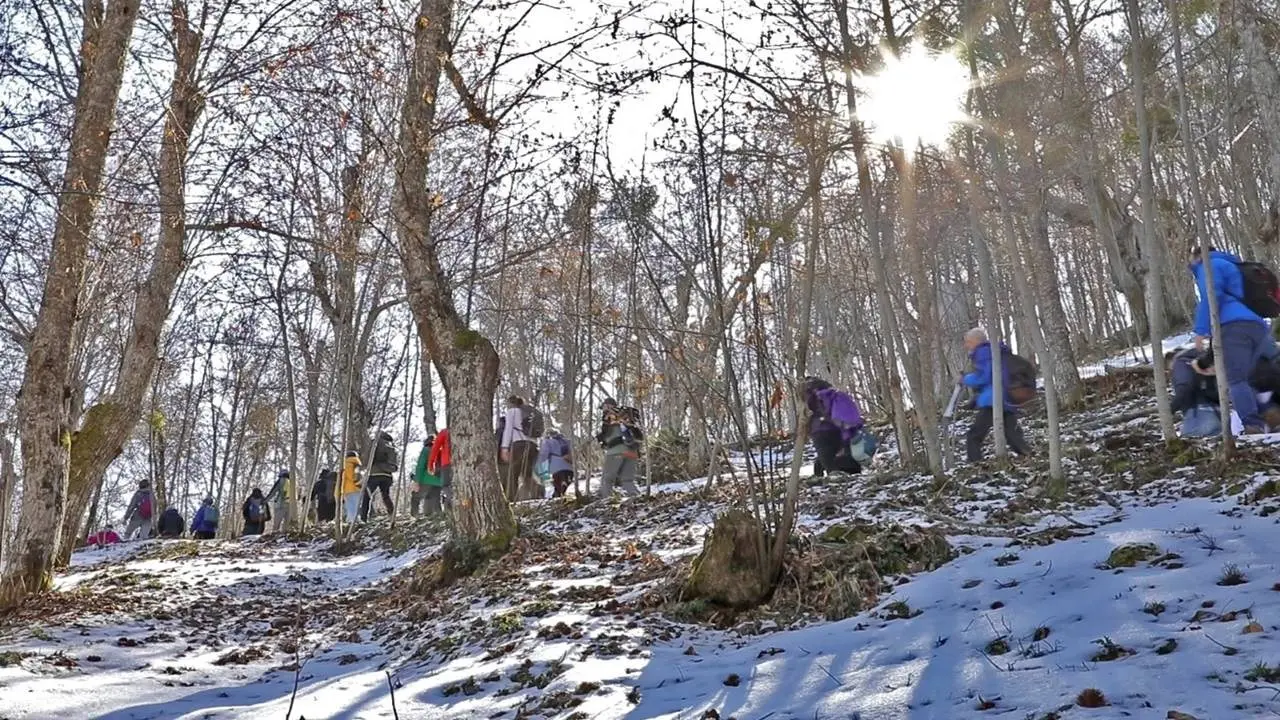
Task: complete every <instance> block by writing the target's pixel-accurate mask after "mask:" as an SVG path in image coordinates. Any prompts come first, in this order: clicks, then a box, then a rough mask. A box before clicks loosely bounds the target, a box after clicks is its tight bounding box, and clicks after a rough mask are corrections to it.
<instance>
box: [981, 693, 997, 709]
mask: <svg viewBox="0 0 1280 720" xmlns="http://www.w3.org/2000/svg"><path fill="white" fill-rule="evenodd" d="M999 699H1000V698H991V699H987V698H984V697H982V696H981V695H979V696H978V707H977V709H979V710H993V709H995V707H996V700H999Z"/></svg>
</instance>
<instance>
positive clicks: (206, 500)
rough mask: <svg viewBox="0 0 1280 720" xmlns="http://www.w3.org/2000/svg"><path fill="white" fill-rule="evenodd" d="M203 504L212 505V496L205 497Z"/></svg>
mask: <svg viewBox="0 0 1280 720" xmlns="http://www.w3.org/2000/svg"><path fill="white" fill-rule="evenodd" d="M204 504H205V505H212V504H213V496H212V495H209V496H206V497H205V499H204Z"/></svg>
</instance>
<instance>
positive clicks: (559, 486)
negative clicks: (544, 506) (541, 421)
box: [538, 428, 573, 498]
mask: <svg viewBox="0 0 1280 720" xmlns="http://www.w3.org/2000/svg"><path fill="white" fill-rule="evenodd" d="M544 464H545V465H546V468H547V473H548V474H549V475H550V476H551V487H552V491H551V497H553V498H558V497H564V494H565V492H566V491H568V489H569V485H570V484H571V483H572V482H573V444H572V443H570V442H569V440H568V438H566V437H565V436H564V435H561V434H560V431H559V430H556V429H555V428H552V429H551V432H550V433H549V434H548V435H547V438H546V439H545V440H543V441H542V449H541V450H539V451H538V465H544Z"/></svg>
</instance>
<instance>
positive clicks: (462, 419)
mask: <svg viewBox="0 0 1280 720" xmlns="http://www.w3.org/2000/svg"><path fill="white" fill-rule="evenodd" d="M452 25H453V2H452V0H421V2H420V5H419V7H418V15H417V17H416V18H415V22H414V49H413V61H412V65H411V66H410V68H409V77H408V81H407V88H406V92H405V99H404V106H403V108H402V111H401V116H400V156H399V157H398V158H397V160H396V187H395V190H394V195H393V212H394V213H395V217H396V221H397V234H398V236H399V239H400V245H401V250H402V257H403V258H404V276H405V277H404V279H405V288H406V290H407V291H408V295H409V307H410V309H411V310H412V311H413V317H414V321H415V322H416V324H417V327H418V334H419V336H420V337H422V338H423V340H424V341H425V343H426V345H427V348H428V350H429V353H430V357H429V358H424V360H430V361H432V362H434V363H435V365H436V369H437V370H438V371H439V373H440V379H441V382H442V383H443V385H444V389H445V396H446V398H447V400H446V408H447V411H448V415H449V418H448V422H449V435H450V438H451V440H452V442H453V468H454V478H453V497H454V500H453V519H454V523H453V529H454V532H455V533H456V535H457V536H458V537H459V538H461V539H465V540H471V541H476V542H481V543H483V544H484V545H485V546H486V547H487V548H488V549H490V550H492V551H502V550H505V549H506V548H507V546H508V545H509V544H510V542H511V540H512V539H513V538H514V537H515V533H516V526H515V518H514V517H513V516H512V514H511V508H510V506H508V505H507V502H506V499H505V498H504V496H503V493H502V486H501V484H500V483H499V482H498V471H497V467H496V459H497V454H498V453H497V447H496V445H497V443H496V442H495V441H494V437H493V430H492V420H493V417H492V408H493V396H494V392H495V391H496V390H497V387H498V354H497V352H496V351H495V350H494V348H493V344H492V343H491V342H489V340H488V339H486V338H485V337H484V336H482V335H480V333H478V332H476V331H474V330H472V329H470V328H468V327H467V325H466V323H464V322H463V320H462V317H461V316H459V315H458V311H457V309H456V308H455V307H454V304H453V296H452V290H451V287H450V284H449V281H448V280H447V279H446V278H445V275H444V271H443V270H442V269H441V266H440V259H439V257H438V256H437V254H436V246H435V243H434V242H433V241H432V236H431V216H432V210H433V208H434V207H435V205H436V203H434V202H433V199H432V193H431V192H430V191H429V190H428V189H427V172H428V167H429V165H430V161H431V149H432V148H431V142H432V139H433V138H432V124H433V122H434V120H435V116H436V93H437V91H438V89H439V84H440V73H441V71H442V69H443V67H442V66H443V63H444V61H445V60H446V59H447V58H448V52H449V33H450V32H451V31H452V30H451V28H452Z"/></svg>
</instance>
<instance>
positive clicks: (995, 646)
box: [986, 637, 1009, 655]
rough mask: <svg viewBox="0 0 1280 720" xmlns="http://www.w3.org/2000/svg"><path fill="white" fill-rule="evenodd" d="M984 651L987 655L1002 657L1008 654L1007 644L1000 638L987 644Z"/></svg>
mask: <svg viewBox="0 0 1280 720" xmlns="http://www.w3.org/2000/svg"><path fill="white" fill-rule="evenodd" d="M986 651H987V654H988V655H1004V654H1005V653H1007V652H1009V642H1008V641H1007V640H1005V639H1004V638H1002V637H998V638H996V639H995V640H992V641H991V642H989V643H987V647H986Z"/></svg>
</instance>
